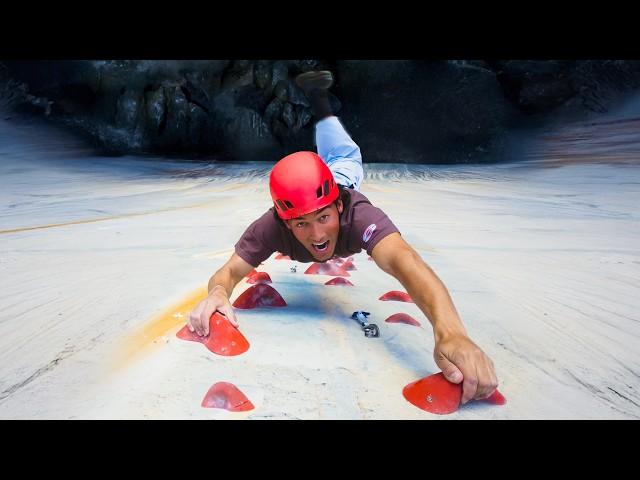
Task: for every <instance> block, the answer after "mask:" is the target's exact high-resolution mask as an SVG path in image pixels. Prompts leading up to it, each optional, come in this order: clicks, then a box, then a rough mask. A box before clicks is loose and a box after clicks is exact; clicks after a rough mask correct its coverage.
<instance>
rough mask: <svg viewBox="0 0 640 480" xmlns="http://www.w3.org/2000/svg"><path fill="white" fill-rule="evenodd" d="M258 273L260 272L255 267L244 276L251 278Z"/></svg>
mask: <svg viewBox="0 0 640 480" xmlns="http://www.w3.org/2000/svg"><path fill="white" fill-rule="evenodd" d="M256 273H258V271H257V270H256V269H255V268H254V269H253V270H251V271H250V272H249V273H247V274H246V275H245V276H244V278H251V277H253V276H254V275H255V274H256Z"/></svg>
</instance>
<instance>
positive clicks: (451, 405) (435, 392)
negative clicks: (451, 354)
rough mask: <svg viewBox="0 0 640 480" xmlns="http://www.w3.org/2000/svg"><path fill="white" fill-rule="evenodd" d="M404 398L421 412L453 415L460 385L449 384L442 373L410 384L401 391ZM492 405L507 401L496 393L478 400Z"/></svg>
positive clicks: (456, 405)
mask: <svg viewBox="0 0 640 480" xmlns="http://www.w3.org/2000/svg"><path fill="white" fill-rule="evenodd" d="M402 394H403V395H404V398H406V399H407V400H408V401H409V402H410V403H412V404H413V405H415V406H416V407H418V408H421V409H422V410H426V411H427V412H430V413H436V414H438V415H446V414H448V413H453V412H455V411H456V410H458V408H459V407H460V400H461V399H462V383H451V382H450V381H448V380H447V379H446V378H445V377H444V374H443V373H442V372H440V373H436V374H433V375H429V376H428V377H425V378H423V379H420V380H418V381H416V382H413V383H410V384H409V385H407V386H406V387H404V389H403V390H402ZM479 401H480V402H486V403H491V404H493V405H504V404H505V403H507V400H506V399H505V398H504V396H503V395H502V394H501V393H500V392H499V391H498V390H496V391H494V392H493V393H492V394H491V395H490V396H489V397H487V398H483V399H481V400H479Z"/></svg>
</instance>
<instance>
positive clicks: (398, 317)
mask: <svg viewBox="0 0 640 480" xmlns="http://www.w3.org/2000/svg"><path fill="white" fill-rule="evenodd" d="M385 322H387V323H406V324H407V325H415V326H416V327H419V326H420V322H419V321H417V320H416V319H415V318H413V317H412V316H411V315H407V314H406V313H394V314H393V315H391V316H390V317H389V318H387V319H386V320H385Z"/></svg>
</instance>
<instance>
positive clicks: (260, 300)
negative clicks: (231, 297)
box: [233, 283, 287, 309]
mask: <svg viewBox="0 0 640 480" xmlns="http://www.w3.org/2000/svg"><path fill="white" fill-rule="evenodd" d="M233 306H234V307H236V308H243V309H250V308H260V307H286V306H287V303H286V302H285V301H284V299H283V298H282V297H281V296H280V294H279V293H278V292H277V291H276V290H275V289H274V288H273V287H270V286H269V285H265V284H264V283H259V284H258V285H254V286H252V287H249V288H247V289H246V290H245V291H244V292H242V294H241V295H240V296H239V297H238V298H236V301H235V302H233Z"/></svg>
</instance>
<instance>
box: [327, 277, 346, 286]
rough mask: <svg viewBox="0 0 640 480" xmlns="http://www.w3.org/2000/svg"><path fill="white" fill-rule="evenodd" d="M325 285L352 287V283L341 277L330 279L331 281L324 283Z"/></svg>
mask: <svg viewBox="0 0 640 480" xmlns="http://www.w3.org/2000/svg"><path fill="white" fill-rule="evenodd" d="M325 285H347V286H350V287H353V283H351V282H350V281H349V280H347V279H346V278H342V277H336V278H332V279H331V280H329V281H328V282H326V283H325Z"/></svg>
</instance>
